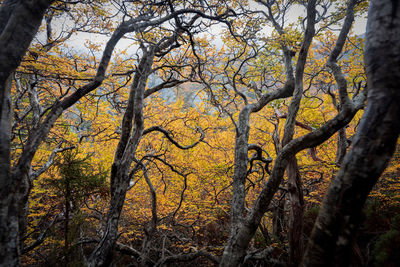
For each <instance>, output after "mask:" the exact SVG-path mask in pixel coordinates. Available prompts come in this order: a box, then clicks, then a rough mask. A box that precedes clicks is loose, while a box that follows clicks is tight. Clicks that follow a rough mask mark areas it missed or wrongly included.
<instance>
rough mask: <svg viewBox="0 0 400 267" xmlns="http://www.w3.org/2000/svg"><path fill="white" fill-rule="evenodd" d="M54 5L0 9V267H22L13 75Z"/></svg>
mask: <svg viewBox="0 0 400 267" xmlns="http://www.w3.org/2000/svg"><path fill="white" fill-rule="evenodd" d="M51 3H52V1H46V0H42V1H41V0H38V1H30V2H27V1H11V0H6V1H3V3H2V5H1V7H0V16H1V18H0V168H1V172H0V266H18V265H19V238H20V237H19V231H18V229H19V225H18V224H19V220H18V213H19V207H18V197H17V196H18V193H19V190H20V189H19V187H18V186H19V184H20V182H21V179H18V180H17V181H15V179H13V177H12V175H11V162H10V134H11V117H12V116H11V112H12V107H11V100H10V90H11V75H12V73H13V72H14V71H15V69H16V68H17V67H18V66H19V64H20V62H21V60H22V57H23V56H24V55H25V52H26V50H27V49H28V46H29V44H30V43H31V41H32V39H33V37H34V35H35V34H36V33H37V30H38V28H39V26H40V24H41V21H42V18H43V16H44V12H45V11H46V9H47V8H48V7H49V6H50V4H51Z"/></svg>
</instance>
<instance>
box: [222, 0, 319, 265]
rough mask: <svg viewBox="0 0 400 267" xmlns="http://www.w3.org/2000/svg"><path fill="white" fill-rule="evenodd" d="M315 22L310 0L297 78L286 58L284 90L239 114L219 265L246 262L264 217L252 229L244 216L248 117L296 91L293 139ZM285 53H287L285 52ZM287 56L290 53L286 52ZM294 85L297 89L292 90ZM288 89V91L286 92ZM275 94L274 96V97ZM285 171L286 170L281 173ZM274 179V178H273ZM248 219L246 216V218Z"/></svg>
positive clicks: (290, 122) (290, 124) (288, 129)
mask: <svg viewBox="0 0 400 267" xmlns="http://www.w3.org/2000/svg"><path fill="white" fill-rule="evenodd" d="M314 24H315V1H314V0H312V1H309V3H308V7H307V28H306V32H305V35H304V40H303V43H302V46H301V48H300V52H299V59H298V61H297V64H296V71H295V73H296V75H295V78H294V88H293V79H292V78H293V74H292V73H291V70H292V67H291V57H290V56H289V57H288V58H285V65H286V71H287V79H288V81H287V83H286V86H285V87H284V88H282V90H278V91H277V92H276V93H275V95H274V96H272V94H265V95H263V97H262V98H261V99H260V101H259V102H257V103H256V104H255V105H254V104H248V105H246V106H245V107H244V108H243V109H242V111H241V112H240V114H239V126H238V128H237V132H236V137H235V138H236V140H235V172H234V180H233V190H234V191H233V198H232V204H231V231H230V237H229V240H228V243H227V245H226V246H225V249H224V253H223V256H222V259H221V263H220V266H238V265H240V264H241V263H242V262H243V259H244V257H245V255H246V249H247V246H248V244H249V242H250V240H251V238H252V237H253V235H254V233H255V231H256V230H257V228H258V224H259V223H260V220H261V217H260V218H259V220H258V222H257V225H253V226H252V227H251V229H246V228H247V225H246V223H247V220H245V219H244V218H243V209H244V200H245V181H246V174H247V164H248V156H247V152H248V138H249V118H250V114H251V113H252V112H257V111H259V110H260V109H261V108H263V107H264V106H265V105H266V104H267V103H268V102H269V101H271V100H273V99H278V98H281V97H288V96H290V95H291V94H292V93H293V99H292V101H291V104H290V107H289V110H290V111H289V114H288V116H287V120H286V124H285V133H284V137H283V142H284V143H287V142H288V141H290V140H291V138H292V136H293V133H294V126H295V118H296V115H297V112H298V109H299V106H300V100H301V96H302V92H303V72H304V66H305V63H306V59H307V53H308V48H309V47H310V44H311V41H312V38H313V36H314V31H315V30H314ZM284 55H285V56H286V55H288V54H287V53H285V50H284ZM286 57H287V56H286ZM293 89H294V91H293ZM288 93H289V95H287V94H288ZM273 97H275V98H273ZM282 175H283V173H282ZM270 179H271V178H270ZM246 219H247V218H246ZM243 229H246V231H247V230H250V231H249V232H247V233H246V235H247V236H246V237H244V236H242V233H243Z"/></svg>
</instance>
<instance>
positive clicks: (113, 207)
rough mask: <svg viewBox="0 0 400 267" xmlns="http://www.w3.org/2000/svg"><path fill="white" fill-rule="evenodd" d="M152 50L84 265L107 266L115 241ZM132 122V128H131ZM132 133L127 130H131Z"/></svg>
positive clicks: (134, 92)
mask: <svg viewBox="0 0 400 267" xmlns="http://www.w3.org/2000/svg"><path fill="white" fill-rule="evenodd" d="M154 50H155V49H154V47H151V48H150V51H148V52H145V53H144V55H143V58H142V60H141V61H140V63H139V67H138V70H137V71H136V75H135V79H134V82H133V84H132V87H131V91H130V96H129V102H128V107H127V110H126V112H125V114H124V118H123V122H122V134H121V138H120V142H119V144H118V148H117V152H116V155H115V159H114V163H113V166H112V170H111V177H110V179H111V188H110V190H111V201H110V207H109V209H108V212H107V221H106V225H105V229H104V233H103V236H102V238H101V240H100V242H99V244H98V245H97V247H96V248H95V250H94V251H93V252H92V253H91V255H90V257H89V259H88V266H108V265H109V264H110V263H111V261H112V250H113V248H114V245H115V243H116V241H117V238H118V224H119V217H120V216H121V211H122V208H123V205H124V202H125V196H126V192H127V190H128V188H129V180H130V178H129V177H130V176H129V168H130V166H131V164H132V161H133V159H134V155H135V152H136V149H137V146H138V144H139V142H140V138H141V136H142V133H143V99H144V91H145V87H146V84H147V79H148V77H149V75H150V73H151V68H152V65H153V60H154ZM132 119H133V125H132ZM132 128H133V130H132V131H131V129H132Z"/></svg>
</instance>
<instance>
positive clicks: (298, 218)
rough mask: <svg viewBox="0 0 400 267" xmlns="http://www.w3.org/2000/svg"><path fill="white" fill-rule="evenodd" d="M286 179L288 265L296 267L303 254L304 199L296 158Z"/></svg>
mask: <svg viewBox="0 0 400 267" xmlns="http://www.w3.org/2000/svg"><path fill="white" fill-rule="evenodd" d="M286 174H287V177H288V197H289V201H290V212H289V229H288V236H289V238H288V239H289V265H290V266H298V265H299V263H300V261H301V259H302V257H303V252H304V244H303V215H304V214H303V213H304V198H303V188H302V183H301V176H300V172H299V166H298V165H297V159H296V157H292V158H291V159H290V161H289V164H288V166H287V168H286Z"/></svg>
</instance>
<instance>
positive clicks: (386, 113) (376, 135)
mask: <svg viewBox="0 0 400 267" xmlns="http://www.w3.org/2000/svg"><path fill="white" fill-rule="evenodd" d="M364 58H365V66H366V72H367V84H368V100H367V108H366V110H365V113H364V115H363V117H362V119H361V122H360V125H359V129H358V131H357V133H356V135H355V137H354V140H353V142H352V146H351V148H350V150H349V152H348V153H347V155H346V156H345V159H344V162H343V165H342V168H341V169H340V171H339V173H338V175H337V176H336V177H335V178H334V180H333V181H332V183H331V185H330V187H329V189H328V193H327V196H326V197H325V200H324V202H323V205H322V208H321V211H320V213H319V215H318V218H317V221H316V223H315V225H314V229H313V232H312V236H311V239H310V242H309V244H308V246H307V252H306V254H305V257H304V260H303V263H302V265H303V266H349V265H350V263H351V245H352V242H353V240H354V237H355V235H356V232H357V229H358V227H359V225H360V223H361V219H362V207H363V205H364V203H365V200H366V198H367V196H368V194H369V192H370V191H371V189H372V187H373V186H374V184H375V183H376V181H377V180H378V179H379V176H380V175H381V173H382V172H383V170H384V169H385V167H386V166H387V164H388V161H389V159H390V158H391V156H392V154H393V152H394V149H395V145H396V141H397V138H398V135H399V130H400V105H399V104H398V103H399V101H400V90H399V84H398V81H399V78H400V4H399V1H391V0H372V1H371V2H370V8H369V14H368V24H367V35H366V49H365V55H364Z"/></svg>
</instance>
